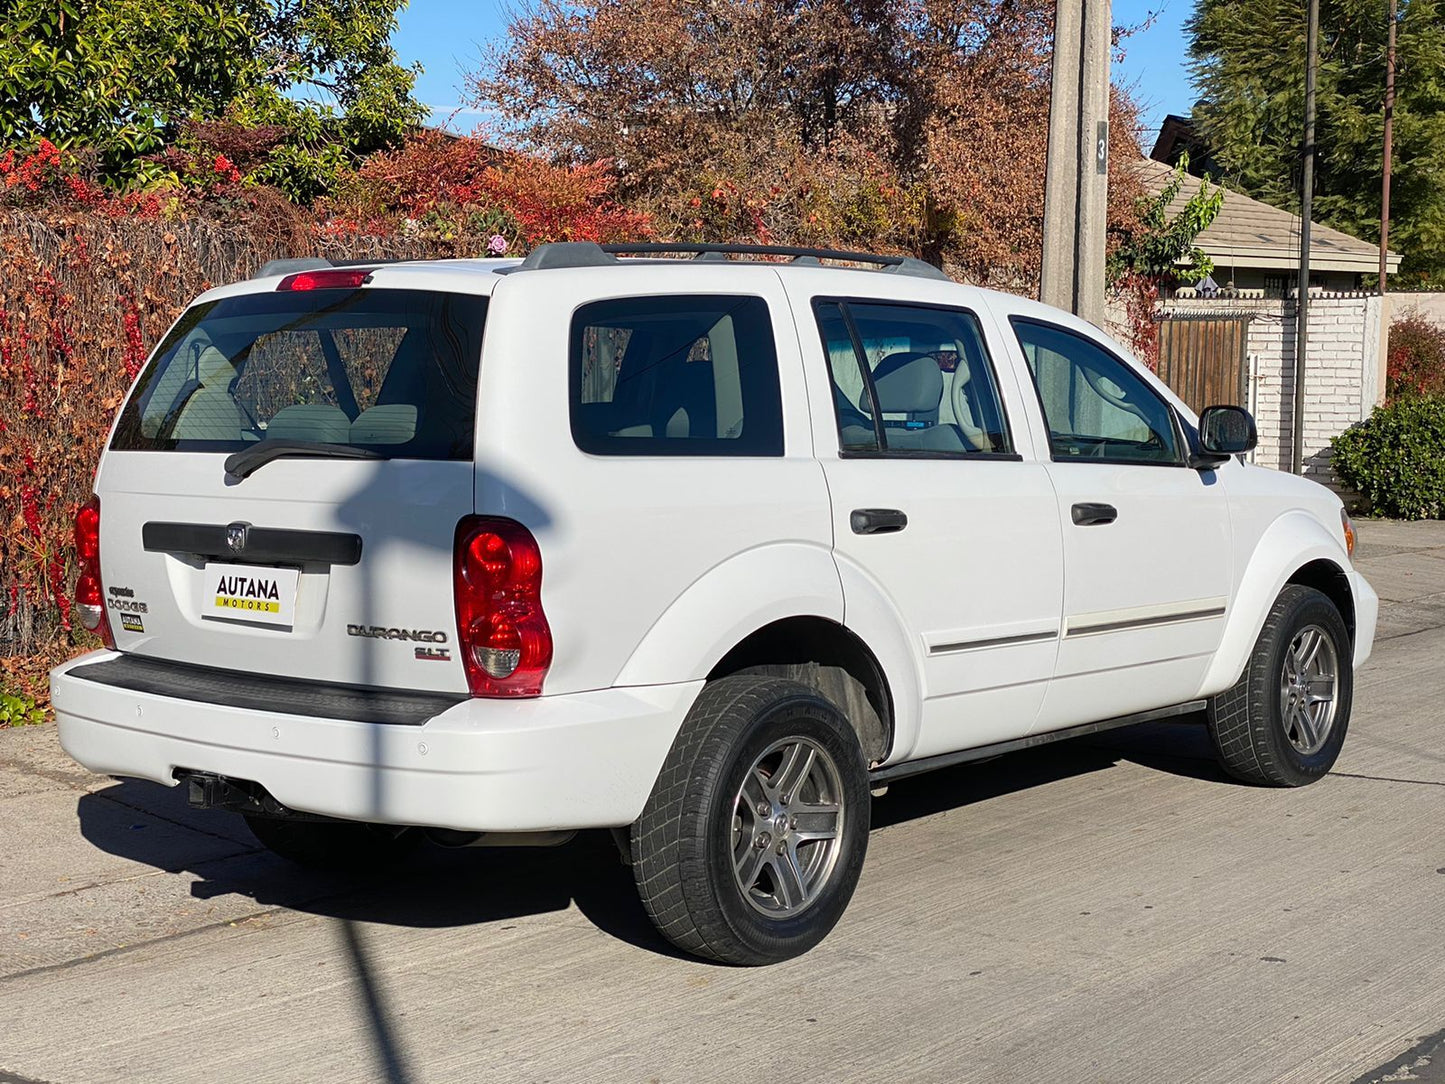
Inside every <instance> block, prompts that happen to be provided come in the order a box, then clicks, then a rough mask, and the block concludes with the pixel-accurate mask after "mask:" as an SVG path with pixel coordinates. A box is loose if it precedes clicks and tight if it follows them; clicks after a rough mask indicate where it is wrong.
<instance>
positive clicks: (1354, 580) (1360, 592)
mask: <svg viewBox="0 0 1445 1084" xmlns="http://www.w3.org/2000/svg"><path fill="white" fill-rule="evenodd" d="M1349 577H1350V592H1351V594H1353V595H1354V597H1355V658H1354V663H1355V669H1356V670H1358V669H1359V668H1360V667H1362V666H1364V665H1365V663H1366V661H1368V659H1369V657H1370V653H1371V652H1372V651H1374V650H1375V626H1376V625H1377V624H1378V623H1379V620H1380V596H1379V595H1377V594H1375V589H1374V588H1373V587H1371V586H1370V585H1369V583H1368V582H1367V581H1366V580H1365V577H1363V576H1361V575H1360V574H1359V573H1358V572H1355V571H1351V572H1350V573H1349Z"/></svg>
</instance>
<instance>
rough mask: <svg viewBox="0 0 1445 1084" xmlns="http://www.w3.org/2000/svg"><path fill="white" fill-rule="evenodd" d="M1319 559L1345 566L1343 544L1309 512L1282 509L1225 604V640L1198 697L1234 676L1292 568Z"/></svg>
mask: <svg viewBox="0 0 1445 1084" xmlns="http://www.w3.org/2000/svg"><path fill="white" fill-rule="evenodd" d="M1320 560H1323V561H1329V562H1331V563H1332V564H1335V565H1337V566H1338V567H1339V568H1340V570H1341V571H1342V572H1343V571H1348V570H1349V568H1350V559H1349V555H1348V554H1347V553H1346V552H1345V547H1344V545H1343V543H1342V542H1341V541H1340V540H1339V539H1338V538H1335V537H1334V535H1332V534H1331V533H1330V532H1329V531H1328V530H1326V529H1325V526H1324V525H1323V524H1322V523H1320V521H1319V520H1318V519H1316V518H1315V517H1314V516H1311V515H1310V514H1309V513H1307V512H1304V511H1300V510H1298V509H1296V510H1294V511H1290V512H1286V513H1284V514H1283V515H1281V516H1280V517H1279V518H1278V519H1276V520H1275V521H1274V522H1273V523H1271V524H1270V525H1269V527H1268V528H1266V529H1265V532H1264V534H1263V535H1262V536H1260V540H1259V543H1258V545H1256V546H1255V547H1254V552H1253V553H1251V554H1250V555H1249V558H1248V562H1247V564H1246V566H1245V573H1244V577H1243V579H1241V581H1240V584H1239V590H1238V592H1236V594H1235V597H1234V601H1233V604H1232V605H1231V606H1230V612H1229V618H1228V620H1227V622H1226V623H1225V627H1224V639H1223V640H1222V641H1221V642H1220V645H1219V650H1218V651H1216V652H1215V654H1214V661H1213V662H1212V663H1211V664H1210V666H1209V669H1208V670H1207V671H1206V672H1205V675H1204V681H1203V683H1202V684H1201V686H1200V689H1199V695H1200V696H1213V695H1214V694H1215V693H1219V692H1223V691H1224V690H1225V689H1227V688H1229V687H1230V686H1231V685H1233V684H1234V683H1235V682H1236V681H1238V680H1239V675H1240V674H1242V673H1244V667H1245V664H1246V663H1247V662H1248V661H1249V656H1250V653H1251V652H1252V651H1253V650H1254V644H1255V641H1256V640H1258V639H1259V633H1260V630H1261V629H1262V628H1264V622H1265V619H1266V618H1267V617H1268V616H1269V611H1270V607H1271V606H1273V605H1274V600H1275V599H1276V598H1278V597H1279V593H1280V591H1281V590H1283V589H1284V586H1285V584H1286V583H1288V582H1289V578H1290V577H1291V576H1292V575H1294V573H1295V572H1296V571H1298V570H1299V569H1300V568H1303V567H1304V566H1305V565H1307V564H1309V563H1310V562H1311V561H1320Z"/></svg>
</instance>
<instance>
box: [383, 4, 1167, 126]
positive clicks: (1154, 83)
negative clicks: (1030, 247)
mask: <svg viewBox="0 0 1445 1084" xmlns="http://www.w3.org/2000/svg"><path fill="white" fill-rule="evenodd" d="M524 2H525V0H524ZM1193 6H1194V5H1193V0H1114V25H1115V26H1137V25H1140V24H1142V23H1144V22H1146V21H1147V20H1148V19H1149V18H1150V16H1151V15H1152V16H1154V21H1153V23H1152V24H1151V25H1150V26H1149V28H1148V29H1147V30H1144V31H1142V32H1140V33H1138V34H1136V35H1134V36H1133V37H1131V38H1129V39H1128V40H1127V41H1126V42H1125V43H1124V49H1125V55H1124V60H1123V63H1122V64H1121V65H1119V66H1117V67H1116V68H1115V71H1114V79H1115V80H1116V81H1119V82H1122V83H1124V85H1126V86H1128V87H1130V89H1131V90H1132V91H1133V93H1134V96H1135V97H1136V98H1137V99H1138V101H1139V102H1140V104H1141V105H1142V106H1143V108H1144V117H1143V122H1144V127H1145V129H1146V131H1145V132H1144V133H1142V138H1143V140H1144V143H1145V147H1144V149H1145V150H1146V151H1147V150H1148V149H1149V146H1150V145H1152V144H1153V141H1154V135H1155V134H1156V131H1157V129H1158V127H1159V122H1160V121H1161V120H1162V119H1163V117H1164V115H1165V114H1166V113H1186V114H1187V113H1188V112H1189V110H1190V108H1191V107H1192V106H1193V104H1194V91H1193V88H1192V87H1191V86H1190V84H1189V73H1188V71H1187V69H1186V68H1185V42H1184V31H1183V24H1184V20H1185V19H1186V18H1188V17H1189V13H1190V12H1191V11H1192V10H1193ZM505 12H506V4H505V3H504V2H502V0H411V6H410V7H409V8H407V9H406V10H405V11H403V12H402V13H401V25H400V28H399V29H398V31H397V34H396V36H395V38H394V39H393V43H394V44H395V46H396V50H397V53H398V54H399V56H400V58H401V61H402V63H405V64H410V63H413V62H415V61H420V62H421V63H422V65H423V66H424V67H425V68H426V72H425V74H423V75H422V76H421V78H420V79H418V80H417V97H418V98H420V99H421V100H422V101H423V102H425V103H426V104H427V105H428V106H430V107H432V119H433V122H434V123H438V124H440V123H442V122H444V121H446V120H447V118H448V117H451V121H450V126H451V127H453V128H457V129H460V130H462V131H469V130H470V129H471V128H473V127H474V126H475V125H476V123H477V121H478V120H479V119H480V117H479V116H478V115H477V114H476V113H475V112H474V111H468V110H467V106H466V104H465V103H466V92H465V86H464V80H463V74H462V73H463V72H466V71H473V70H475V69H477V68H478V67H479V66H480V64H481V58H482V56H483V54H484V53H485V51H486V49H487V46H488V45H489V44H490V43H492V42H494V41H496V40H497V39H498V38H500V37H501V36H503V35H504V34H505V33H506V28H507V17H506V13H505ZM458 110H460V112H455V111H458ZM454 112H455V115H453V114H454Z"/></svg>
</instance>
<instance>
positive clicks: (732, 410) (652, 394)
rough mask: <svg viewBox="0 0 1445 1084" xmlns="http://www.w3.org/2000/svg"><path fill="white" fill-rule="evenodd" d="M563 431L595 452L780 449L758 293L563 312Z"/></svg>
mask: <svg viewBox="0 0 1445 1084" xmlns="http://www.w3.org/2000/svg"><path fill="white" fill-rule="evenodd" d="M570 380H571V395H572V437H573V439H574V440H575V441H576V443H577V447H579V448H581V449H582V450H583V451H584V452H591V453H593V454H595V455H683V456H686V455H740V456H774V455H782V454H783V415H782V405H781V399H780V396H779V392H778V355H777V350H776V348H775V346H774V341H773V325H772V320H771V318H770V317H769V315H768V305H767V302H766V301H764V300H763V299H762V298H760V297H736V296H730V295H690V296H682V297H630V298H618V299H615V300H609V301H596V302H593V303H592V304H590V305H583V306H582V307H581V308H579V309H578V310H577V312H576V313H575V315H574V316H573V318H572V337H571V377H570Z"/></svg>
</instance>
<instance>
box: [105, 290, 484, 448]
mask: <svg viewBox="0 0 1445 1084" xmlns="http://www.w3.org/2000/svg"><path fill="white" fill-rule="evenodd" d="M486 311H487V299H486V298H484V297H476V296H472V295H468V294H446V293H436V292H432V291H424V290H380V289H365V290H305V291H279V292H275V293H267V294H246V295H244V296H241V297H228V298H224V299H222V300H220V301H210V302H206V303H205V304H201V305H196V306H194V307H192V308H191V309H190V310H188V311H187V312H186V314H185V316H184V317H183V318H182V319H181V321H180V323H178V324H177V325H176V326H175V327H174V328H173V329H172V330H171V333H170V334H169V335H167V336H166V340H165V342H163V343H162V344H161V346H160V349H159V350H157V351H156V354H155V357H153V358H152V359H151V362H150V364H149V365H147V366H146V369H145V372H144V373H143V374H142V375H141V378H140V382H139V384H138V385H137V387H136V391H135V394H133V395H132V396H131V398H130V401H129V402H128V403H127V404H126V407H125V411H124V412H123V413H122V415H121V419H120V424H119V425H118V426H117V427H116V432H115V438H114V440H113V441H112V442H111V447H112V448H114V449H117V450H120V451H168V450H176V451H191V452H211V451H214V452H235V451H240V450H242V449H244V448H248V447H251V446H252V445H254V444H256V443H257V442H259V441H263V440H277V439H285V440H307V441H320V442H322V443H326V444H349V445H354V446H357V447H361V448H365V449H367V450H369V451H373V452H376V453H378V454H380V455H382V456H386V457H388V458H397V459H469V458H471V455H472V424H473V415H474V412H475V407H476V396H477V363H478V361H479V359H480V357H481V350H482V324H483V321H484V319H485V317H486Z"/></svg>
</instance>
